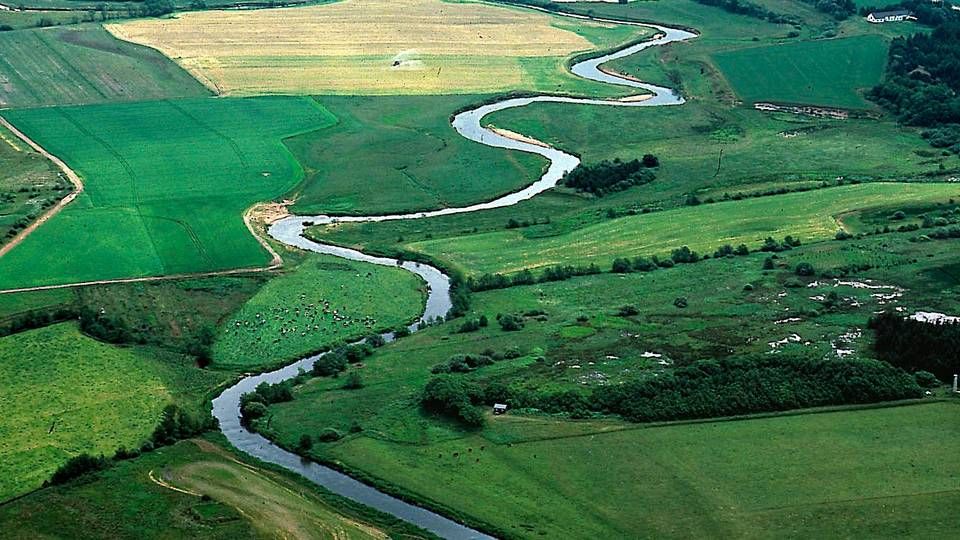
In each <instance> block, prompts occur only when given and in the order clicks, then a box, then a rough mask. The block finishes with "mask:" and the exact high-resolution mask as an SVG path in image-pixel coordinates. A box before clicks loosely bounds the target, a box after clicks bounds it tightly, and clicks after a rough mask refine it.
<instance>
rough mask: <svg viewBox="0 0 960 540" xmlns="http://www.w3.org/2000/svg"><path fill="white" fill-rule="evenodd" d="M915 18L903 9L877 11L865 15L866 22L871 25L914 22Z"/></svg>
mask: <svg viewBox="0 0 960 540" xmlns="http://www.w3.org/2000/svg"><path fill="white" fill-rule="evenodd" d="M915 20H917V18H916V17H914V16H913V13H910V12H909V11H907V10H905V9H898V10H896V11H877V12H874V13H871V14H869V15H867V21H868V22H872V23H887V22H901V21H915Z"/></svg>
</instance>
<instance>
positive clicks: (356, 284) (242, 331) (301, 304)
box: [213, 255, 425, 369]
mask: <svg viewBox="0 0 960 540" xmlns="http://www.w3.org/2000/svg"><path fill="white" fill-rule="evenodd" d="M423 287H424V284H423V282H422V281H421V280H420V279H419V278H418V277H416V276H414V275H413V274H411V273H410V272H407V271H406V270H402V269H399V268H391V267H383V266H374V265H371V264H364V263H357V262H351V261H345V260H342V259H338V258H335V257H330V256H317V255H313V256H309V257H307V258H306V259H305V260H304V261H303V262H301V263H300V264H299V265H298V266H297V267H296V268H295V269H293V270H292V271H289V272H288V273H285V274H284V275H282V276H280V277H277V278H275V279H273V280H271V281H270V282H269V283H267V284H266V285H265V286H264V287H263V288H262V289H261V290H260V291H259V292H258V293H257V294H256V295H254V296H253V297H252V298H251V299H250V300H249V301H247V302H246V303H245V304H243V307H241V308H240V309H239V310H238V311H237V312H235V313H233V314H232V315H231V316H230V317H229V318H227V319H225V320H224V321H223V324H222V325H221V328H220V331H219V334H218V338H217V341H216V343H215V344H214V349H213V358H214V363H215V365H216V366H218V367H228V368H244V369H249V368H252V367H264V366H269V365H272V364H275V363H277V362H278V361H280V360H292V359H295V358H298V357H301V356H305V355H306V354H309V353H312V352H316V351H319V350H321V349H323V348H324V347H329V346H331V345H334V344H336V343H340V342H344V341H349V340H353V339H358V338H361V337H363V336H367V335H370V334H373V333H377V332H381V331H385V330H389V329H393V328H396V327H397V326H400V325H403V324H409V323H412V322H413V321H415V320H416V319H417V317H418V316H419V315H420V313H421V312H422V311H423V302H424V299H425V293H424V292H423V290H422V289H423ZM387 298H389V301H385V300H386V299H387Z"/></svg>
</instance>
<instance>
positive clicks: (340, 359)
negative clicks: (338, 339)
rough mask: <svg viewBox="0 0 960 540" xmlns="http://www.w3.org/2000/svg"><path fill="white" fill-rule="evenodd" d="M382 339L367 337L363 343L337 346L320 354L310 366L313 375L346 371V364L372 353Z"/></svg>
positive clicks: (331, 375)
mask: <svg viewBox="0 0 960 540" xmlns="http://www.w3.org/2000/svg"><path fill="white" fill-rule="evenodd" d="M384 343H385V341H384V340H382V339H374V338H367V339H366V341H365V342H363V343H355V344H353V345H345V346H343V347H337V348H336V349H333V350H331V351H328V352H327V353H325V354H323V355H322V356H320V358H317V360H316V361H315V362H314V363H313V366H312V367H311V368H310V374H311V375H313V376H314V377H334V376H337V375H339V374H340V373H341V372H343V371H346V369H347V364H356V363H358V362H361V361H362V360H363V359H364V358H367V357H368V356H370V355H372V354H373V352H374V348H375V347H382V346H383V345H384Z"/></svg>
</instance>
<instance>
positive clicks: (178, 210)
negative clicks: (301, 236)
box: [0, 97, 335, 289]
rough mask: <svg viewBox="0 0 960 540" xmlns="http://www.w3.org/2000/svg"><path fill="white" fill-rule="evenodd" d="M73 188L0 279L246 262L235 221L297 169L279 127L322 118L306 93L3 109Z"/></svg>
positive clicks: (252, 260)
mask: <svg viewBox="0 0 960 540" xmlns="http://www.w3.org/2000/svg"><path fill="white" fill-rule="evenodd" d="M3 115H4V117H6V118H7V119H8V120H10V121H11V122H13V123H14V124H16V125H17V126H18V127H19V128H20V129H22V130H23V131H24V132H25V133H26V134H27V135H28V136H30V137H31V138H33V139H34V140H36V141H37V142H38V143H39V144H41V145H42V146H44V147H45V148H47V149H48V150H49V151H50V152H52V153H53V154H55V155H57V156H60V157H62V158H63V160H64V161H66V162H67V163H68V164H69V165H70V166H71V167H73V168H74V169H75V170H76V171H77V172H78V173H79V174H80V175H81V176H82V177H83V178H84V182H85V190H84V192H83V193H82V194H81V196H80V197H78V198H77V200H76V201H74V202H73V203H72V204H70V205H69V206H68V207H67V208H66V209H64V211H62V212H61V213H60V214H58V215H57V216H56V217H54V218H53V219H51V220H50V222H49V223H46V224H44V226H43V227H40V228H39V229H38V230H36V231H35V232H34V233H33V234H32V235H31V236H29V237H28V238H27V239H26V240H25V241H24V242H23V244H21V245H20V246H17V248H16V249H14V250H12V251H11V252H10V253H9V254H7V255H6V256H4V258H3V260H2V261H0V268H2V278H0V288H4V289H6V288H17V287H28V286H36V285H54V284H62V283H74V282H81V281H90V280H101V279H111V278H125V277H138V276H156V275H164V274H178V273H187V272H201V271H212V270H225V269H232V268H244V267H256V266H263V265H266V264H267V263H268V262H269V261H270V257H269V255H268V254H267V252H266V251H265V250H264V249H263V248H262V247H261V246H260V245H259V244H258V243H257V241H256V239H255V238H253V236H252V235H251V234H250V231H249V230H247V228H246V226H245V225H244V223H243V220H242V214H243V212H244V211H245V210H246V209H247V208H248V207H249V206H250V205H252V204H253V203H255V202H258V201H263V200H269V199H272V198H275V197H278V196H280V195H282V194H283V193H285V192H287V191H288V190H290V189H291V188H292V187H294V186H295V185H296V184H297V183H298V182H299V181H300V180H301V178H302V170H301V168H300V166H299V165H298V164H297V163H296V162H295V161H294V160H293V159H292V157H291V156H290V154H289V152H288V151H287V150H286V148H285V147H283V145H282V144H281V142H280V140H281V138H283V137H287V136H291V135H295V134H297V133H301V132H304V131H310V130H314V129H320V128H323V127H327V126H330V125H332V124H333V123H334V122H335V119H334V117H333V116H332V115H331V114H330V113H329V112H327V111H326V110H325V109H323V108H322V107H320V106H318V105H317V104H316V103H315V102H314V101H313V100H311V99H307V98H287V97H278V98H251V99H198V100H183V101H152V102H141V103H134V104H116V105H92V106H84V107H68V108H60V107H57V108H45V109H31V110H14V111H5V112H4V113H3Z"/></svg>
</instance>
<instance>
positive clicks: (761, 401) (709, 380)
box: [470, 354, 922, 422]
mask: <svg viewBox="0 0 960 540" xmlns="http://www.w3.org/2000/svg"><path fill="white" fill-rule="evenodd" d="M921 393H922V391H921V389H920V387H919V386H918V385H917V382H916V381H915V379H914V377H912V376H911V375H909V374H907V373H905V372H904V371H903V370H901V369H899V368H896V367H894V366H891V365H890V364H888V363H886V362H880V361H876V360H859V359H852V358H845V359H836V358H831V359H823V358H810V357H804V356H794V355H790V354H778V355H758V356H752V357H740V358H726V359H721V360H704V361H699V362H694V363H693V364H691V365H689V366H685V367H680V368H676V369H674V370H672V371H668V372H664V373H660V374H658V375H657V376H656V377H653V376H651V377H644V378H638V379H634V380H632V381H627V382H625V383H623V384H618V385H608V386H601V387H597V388H596V389H594V390H593V391H592V392H590V391H586V390H581V389H576V390H564V391H559V392H558V391H542V390H534V389H530V388H510V387H507V386H504V385H502V384H491V385H489V386H488V387H486V388H483V389H474V390H472V393H471V394H470V395H475V396H479V395H482V396H483V399H484V400H485V402H486V403H492V402H499V403H507V404H508V405H510V406H511V407H513V408H535V409H539V410H542V411H545V412H551V413H568V414H570V415H572V416H574V417H584V416H588V415H590V414H615V415H619V416H622V417H623V418H626V419H627V420H630V421H633V422H651V421H666V420H682V419H692V418H714V417H720V416H732V415H740V414H752V413H761V412H770V411H782V410H790V409H798V408H805V407H816V406H824V405H843V404H856V403H874V402H881V401H890V400H897V399H907V398H915V397H919V396H920V395H921Z"/></svg>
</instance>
